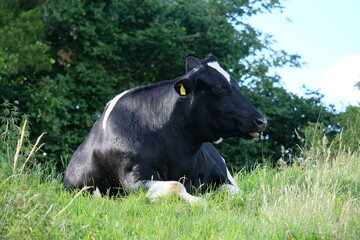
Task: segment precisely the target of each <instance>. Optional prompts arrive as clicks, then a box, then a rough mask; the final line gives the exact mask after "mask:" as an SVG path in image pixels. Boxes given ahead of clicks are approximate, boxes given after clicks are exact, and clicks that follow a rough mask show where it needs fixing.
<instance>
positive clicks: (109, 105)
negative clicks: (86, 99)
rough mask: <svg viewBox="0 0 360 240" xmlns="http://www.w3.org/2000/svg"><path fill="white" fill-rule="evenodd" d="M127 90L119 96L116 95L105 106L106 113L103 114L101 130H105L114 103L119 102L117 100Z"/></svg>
mask: <svg viewBox="0 0 360 240" xmlns="http://www.w3.org/2000/svg"><path fill="white" fill-rule="evenodd" d="M128 91H129V90H127V91H125V92H122V93H120V94H119V95H117V96H116V97H114V98H113V99H112V100H111V101H110V102H109V103H108V104H107V105H106V106H107V108H106V111H105V114H104V119H103V122H102V128H103V129H105V128H106V121H107V119H108V117H109V115H110V113H111V111H112V110H113V108H114V107H115V105H116V103H117V102H118V101H119V99H120V98H121V97H122V96H124V95H125V94H126V93H127V92H128Z"/></svg>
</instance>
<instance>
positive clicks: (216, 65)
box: [207, 62, 230, 83]
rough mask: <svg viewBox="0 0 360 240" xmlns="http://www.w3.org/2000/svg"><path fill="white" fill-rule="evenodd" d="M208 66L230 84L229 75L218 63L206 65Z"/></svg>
mask: <svg viewBox="0 0 360 240" xmlns="http://www.w3.org/2000/svg"><path fill="white" fill-rule="evenodd" d="M207 65H208V66H210V67H212V68H214V69H216V70H217V71H218V72H219V73H221V74H222V75H223V76H224V77H225V78H226V80H227V81H228V82H229V83H230V74H228V73H227V72H226V71H225V70H224V69H223V68H222V67H220V65H219V63H218V62H210V63H208V64H207Z"/></svg>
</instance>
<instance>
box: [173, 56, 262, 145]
mask: <svg viewBox="0 0 360 240" xmlns="http://www.w3.org/2000/svg"><path fill="white" fill-rule="evenodd" d="M186 71H187V74H186V75H185V76H184V77H183V78H181V79H179V80H178V81H177V82H176V83H175V85H174V88H175V90H176V92H177V93H178V94H179V95H180V96H181V97H182V98H188V99H189V101H188V102H189V105H190V107H189V109H190V110H189V116H190V119H187V120H188V121H192V122H193V123H189V125H190V126H194V127H196V131H200V132H201V135H202V137H203V138H204V139H203V140H206V141H216V140H218V139H219V138H222V137H224V138H226V137H242V138H245V139H252V138H258V137H259V135H260V133H261V132H262V131H263V130H264V128H265V127H266V124H267V121H266V119H265V118H264V117H263V116H262V115H261V114H260V113H259V112H258V111H257V110H256V109H255V108H254V106H253V105H252V104H251V103H250V102H249V100H247V99H246V98H245V97H244V95H243V94H242V93H241V92H240V90H239V85H238V82H237V81H236V80H235V79H234V78H233V77H232V76H230V75H229V74H228V73H227V72H226V71H225V70H224V69H222V68H221V67H220V65H219V62H218V59H217V58H216V57H215V56H212V55H209V56H208V57H207V58H205V59H204V60H202V61H200V60H198V59H196V58H194V57H188V58H187V59H186ZM194 130H195V129H194Z"/></svg>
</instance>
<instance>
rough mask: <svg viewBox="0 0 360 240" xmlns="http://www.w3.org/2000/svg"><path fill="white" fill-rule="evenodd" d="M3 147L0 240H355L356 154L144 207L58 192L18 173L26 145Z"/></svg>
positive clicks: (358, 202) (266, 172)
mask: <svg viewBox="0 0 360 240" xmlns="http://www.w3.org/2000/svg"><path fill="white" fill-rule="evenodd" d="M17 129H18V130H19V131H20V132H24V131H25V130H22V129H24V128H20V127H18V128H17ZM18 135H19V136H20V137H21V134H18ZM24 135H25V137H23V139H26V134H24ZM20 137H19V138H20ZM9 141H10V140H9ZM9 144H10V143H9ZM9 144H7V145H6V147H3V149H6V151H2V152H0V154H1V155H0V158H1V159H0V160H2V161H0V162H1V170H0V238H4V239H142V240H143V239H231V240H232V239H360V174H359V173H360V161H359V160H360V151H355V152H350V151H345V150H344V149H339V150H337V154H335V155H331V154H330V151H327V150H328V148H327V146H326V145H323V146H313V147H312V148H309V149H308V150H304V157H303V160H302V161H301V162H298V163H294V164H293V165H291V166H287V165H286V164H284V163H282V164H281V165H280V166H279V168H278V169H272V168H269V167H265V166H264V167H258V168H257V169H255V170H254V171H252V172H248V173H246V172H242V173H239V174H238V175H237V176H236V181H237V182H238V184H239V186H240V188H241V189H242V190H243V193H241V194H239V195H236V196H231V195H229V194H228V193H226V192H215V193H212V194H208V195H205V196H203V197H204V198H205V201H204V203H201V204H197V205H190V204H188V203H187V202H184V201H181V200H179V199H178V198H176V197H175V196H168V197H164V198H162V199H160V200H159V201H157V202H150V201H149V200H148V199H147V198H146V196H145V193H144V192H142V191H140V192H139V193H134V194H131V195H129V196H125V197H123V198H117V199H114V198H109V197H103V198H96V197H93V196H91V195H89V194H87V193H80V194H79V192H78V193H76V192H67V191H64V190H63V188H62V185H61V178H62V177H61V176H60V175H56V174H55V173H54V172H53V171H52V169H51V168H50V167H44V165H37V164H35V163H33V164H32V165H31V167H28V164H27V167H26V168H22V166H23V165H24V163H26V161H29V162H34V159H33V158H34V156H31V155H30V153H31V150H32V149H34V146H32V145H31V144H30V145H29V146H28V147H26V146H27V145H26V144H25V142H24V143H23V144H21V143H20V147H21V149H23V150H22V151H18V150H17V149H18V148H17V146H19V141H14V144H13V146H10V145H9ZM35 145H37V144H35ZM26 149H27V150H26ZM16 152H18V156H17V158H16V161H17V164H16V166H17V167H15V168H14V159H15V155H16ZM29 156H30V157H29ZM4 159H5V160H4Z"/></svg>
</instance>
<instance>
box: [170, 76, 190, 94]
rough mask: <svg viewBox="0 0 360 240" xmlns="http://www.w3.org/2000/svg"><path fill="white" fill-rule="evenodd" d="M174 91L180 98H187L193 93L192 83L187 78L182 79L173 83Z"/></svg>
mask: <svg viewBox="0 0 360 240" xmlns="http://www.w3.org/2000/svg"><path fill="white" fill-rule="evenodd" d="M174 89H175V91H176V92H177V93H178V94H179V95H180V96H183V97H184V96H187V95H188V94H189V93H190V92H192V91H193V82H192V81H190V79H188V78H183V79H181V80H179V81H177V82H175V84H174Z"/></svg>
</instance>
